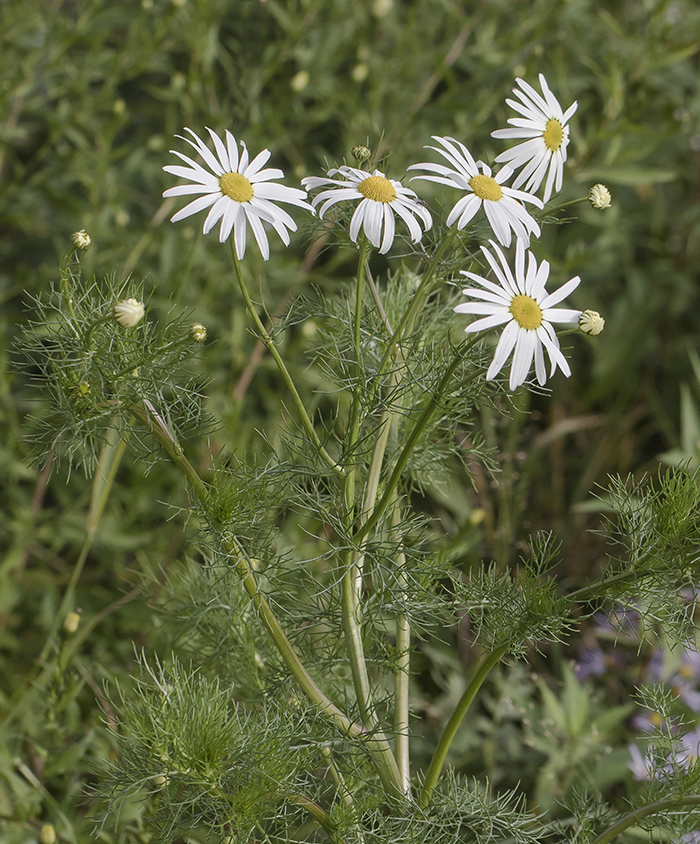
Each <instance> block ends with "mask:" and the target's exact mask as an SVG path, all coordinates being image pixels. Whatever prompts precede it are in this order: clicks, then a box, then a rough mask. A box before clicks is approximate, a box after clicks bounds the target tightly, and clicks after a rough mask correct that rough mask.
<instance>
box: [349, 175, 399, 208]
mask: <svg viewBox="0 0 700 844" xmlns="http://www.w3.org/2000/svg"><path fill="white" fill-rule="evenodd" d="M357 189H358V190H359V192H360V193H361V194H362V196H365V197H367V199H373V200H374V201H375V202H393V201H394V200H395V199H396V191H395V190H394V186H393V185H392V184H391V182H390V181H389V180H388V179H386V178H385V177H384V176H368V177H367V178H366V179H363V180H362V181H361V182H360V184H359V185H358V186H357Z"/></svg>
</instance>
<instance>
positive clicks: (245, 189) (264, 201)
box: [163, 127, 313, 261]
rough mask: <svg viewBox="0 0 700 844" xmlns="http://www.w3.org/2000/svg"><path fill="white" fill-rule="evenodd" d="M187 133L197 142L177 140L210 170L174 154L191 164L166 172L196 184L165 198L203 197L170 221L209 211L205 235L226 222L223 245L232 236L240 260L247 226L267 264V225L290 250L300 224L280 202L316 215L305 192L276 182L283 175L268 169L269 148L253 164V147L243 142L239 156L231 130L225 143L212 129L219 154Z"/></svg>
mask: <svg viewBox="0 0 700 844" xmlns="http://www.w3.org/2000/svg"><path fill="white" fill-rule="evenodd" d="M185 132H189V134H190V135H191V136H192V138H193V140H191V139H190V138H186V137H184V136H183V135H177V136H176V137H178V138H181V139H182V140H183V141H187V143H188V144H189V145H190V146H191V147H193V148H194V150H195V151H196V152H197V153H198V154H199V155H200V156H201V158H202V159H203V160H204V163H205V164H206V165H207V167H208V168H209V169H208V170H207V169H205V168H204V167H202V165H201V164H198V163H197V162H196V161H194V160H193V159H191V158H188V156H186V155H183V153H181V152H178V151H177V150H174V149H171V150H170V152H172V153H173V155H176V156H177V157H178V158H179V159H180V160H181V161H184V162H185V164H186V165H187V166H186V167H183V166H182V165H179V164H169V165H167V166H166V167H163V170H165V172H166V173H171V174H172V175H173V176H178V177H179V178H182V179H189V180H190V182H192V184H189V185H178V186H177V187H174V188H168V190H166V191H164V192H163V196H185V195H191V194H200V196H198V198H197V199H195V200H193V201H192V202H190V203H189V204H188V205H185V207H184V208H181V209H180V210H179V211H178V212H177V213H176V214H174V215H173V216H172V217H171V218H170V221H171V222H173V223H176V222H177V221H178V220H184V219H185V217H189V216H191V215H192V214H196V213H198V212H199V211H204V210H205V209H207V208H209V213H208V214H207V216H206V219H205V220H204V227H203V231H204V234H208V233H209V232H210V231H211V230H212V229H213V228H214V226H215V225H216V224H217V223H218V222H219V221H221V225H220V228H219V241H220V242H221V243H224V241H226V240H228V238H229V236H230V235H231V232H233V237H234V242H235V244H236V254H237V255H238V257H239V259H242V258H243V256H244V255H245V247H246V233H247V227H248V226H250V228H251V230H252V232H253V235H254V237H255V240H256V242H257V244H258V247H259V248H260V252H261V253H262V256H263V258H264V259H265V260H266V261H267V259H268V258H269V257H270V246H269V243H268V240H267V233H266V231H265V227H264V226H263V222H265V223H269V224H270V225H271V226H272V228H273V229H274V230H275V231H276V232H277V234H278V235H279V236H280V237H281V238H282V241H283V242H284V244H285V246H289V232H288V231H287V230H288V229H289V230H290V231H296V228H297V225H296V223H295V222H294V220H293V219H292V218H291V217H290V216H289V214H288V213H287V212H286V211H285V210H284V209H282V208H280V207H279V206H278V205H277V204H276V203H278V202H284V203H287V204H288V205H296V206H298V207H299V208H305V209H307V210H308V211H312V212H313V209H312V208H311V206H310V205H309V203H308V202H306V195H305V194H304V191H302V190H299V189H298V188H290V187H287V186H286V185H278V184H274V180H275V179H281V178H282V177H283V176H284V173H283V172H282V171H281V170H278V169H276V168H267V169H263V168H264V166H265V164H266V163H267V161H268V159H269V158H270V151H269V150H267V149H264V150H263V151H262V152H260V153H258V154H257V155H256V156H255V158H254V159H253V160H252V161H251V160H250V156H249V154H248V148H247V147H246V145H245V144H244V143H243V141H241V142H240V147H241V151H240V154H239V151H238V146H239V145H238V144H237V143H236V139H235V138H234V137H233V135H232V134H231V133H230V132H229V131H227V132H226V136H225V137H226V143H225V144H224V142H223V141H222V140H221V138H220V137H219V136H218V135H217V134H216V133H215V132H212V130H211V129H209V128H208V127H207V132H209V135H210V136H211V139H212V141H213V143H214V149H215V150H216V154H214V153H213V152H212V151H211V150H210V149H209V148H208V147H207V145H206V144H205V143H204V141H202V140H201V138H199V137H198V136H197V135H195V133H194V132H193V131H192V130H191V129H185Z"/></svg>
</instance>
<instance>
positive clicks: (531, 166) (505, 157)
mask: <svg viewBox="0 0 700 844" xmlns="http://www.w3.org/2000/svg"><path fill="white" fill-rule="evenodd" d="M516 82H517V83H518V85H520V90H519V89H518V88H513V93H514V94H515V96H516V97H517V98H518V99H519V100H520V101H521V102H516V101H515V100H506V102H507V103H508V105H509V106H510V107H511V108H513V109H515V111H517V112H518V114H522V117H512V118H511V119H510V120H509V121H508V123H510V125H511V126H514V127H515V128H514V129H497V130H496V131H495V132H491V137H492V138H527V140H526V141H524V142H523V143H522V144H518V145H517V146H515V147H513V148H512V149H509V150H507V151H506V152H502V153H501V154H500V155H497V156H496V161H497V162H498V163H499V164H500V163H502V162H506V163H507V164H509V165H510V166H511V167H512V168H513V169H514V170H517V169H519V168H520V167H522V168H523V169H522V170H521V171H520V172H519V173H518V175H517V177H516V179H515V181H514V182H513V187H514V188H519V187H520V186H521V185H525V190H526V191H536V190H537V189H538V188H539V186H540V185H541V184H542V181H543V179H544V177H545V174H547V181H546V183H545V186H544V201H545V202H549V198H550V197H551V195H552V189H554V190H555V191H556V192H557V193H558V192H559V191H560V190H561V184H562V178H563V175H564V162H565V161H566V148H567V146H568V145H569V127H568V126H567V123H568V122H569V120H570V119H571V117H572V116H573V114H574V112H575V111H576V109H577V107H578V103H574V104H573V105H570V106H569V108H567V110H566V111H563V110H562V107H561V106H560V105H559V102H558V101H557V98H556V97H555V96H554V94H553V93H552V92H551V91H550V90H549V86H548V85H547V80H546V79H545V78H544V76H543V75H542V74H541V73H540V86H541V88H542V95H541V96H540V94H538V93H537V91H535V89H534V88H533V87H532V86H531V85H528V84H527V82H525V80H523V79H516ZM548 168H549V173H547V169H548Z"/></svg>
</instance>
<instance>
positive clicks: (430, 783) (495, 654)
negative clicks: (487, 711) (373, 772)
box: [420, 644, 508, 809]
mask: <svg viewBox="0 0 700 844" xmlns="http://www.w3.org/2000/svg"><path fill="white" fill-rule="evenodd" d="M507 650H508V645H507V644H505V645H499V646H498V647H497V648H494V650H492V651H491V653H488V654H486V655H485V656H484V658H483V660H482V661H481V665H480V666H479V667H478V668H477V670H476V674H474V676H473V677H472V679H471V682H470V683H469V685H468V686H467V688H466V689H465V691H464V694H463V695H462V697H461V698H460V699H459V703H458V704H457V706H456V707H455V709H454V712H453V713H452V715H451V716H450V719H449V721H448V722H447V724H446V725H445V729H444V730H443V731H442V735H441V736H440V740H439V741H438V745H437V747H436V748H435V753H434V754H433V758H432V759H431V760H430V767H429V768H428V773H427V774H426V777H425V782H424V783H423V788H422V790H421V795H420V806H421V808H422V809H425V807H426V806H427V805H428V803H430V798H431V797H432V794H433V791H434V790H435V786H436V785H437V781H438V779H440V774H441V772H442V768H443V766H444V764H445V759H446V758H447V753H448V751H449V749H450V745H451V744H452V742H453V740H454V737H455V736H456V735H457V730H458V729H459V726H460V724H461V723H462V721H463V719H464V716H465V715H466V714H467V712H468V711H469V707H470V706H471V705H472V703H473V701H474V698H475V697H476V694H477V692H478V691H479V689H480V688H481V686H482V685H483V683H484V680H486V678H487V677H488V676H489V673H490V672H491V669H492V668H493V667H494V666H495V665H496V664H497V663H498V662H499V660H500V659H501V658H502V657H503V655H504V654H505V652H506V651H507Z"/></svg>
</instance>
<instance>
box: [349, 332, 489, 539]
mask: <svg viewBox="0 0 700 844" xmlns="http://www.w3.org/2000/svg"><path fill="white" fill-rule="evenodd" d="M480 336H481V335H480V334H475V335H474V337H472V339H471V340H470V341H469V342H468V343H467V345H466V347H465V348H464V349H460V350H458V352H457V354H456V355H455V356H454V358H453V359H452V362H451V363H450V365H449V366H448V367H447V369H446V370H445V372H444V373H443V375H442V378H441V379H440V383H439V384H438V386H437V388H436V389H435V390H434V392H433V393H432V395H431V396H430V398H429V399H428V401H427V403H426V405H425V407H424V408H423V411H422V412H421V415H420V416H419V417H418V419H417V420H416V423H415V425H414V426H413V428H412V430H411V433H410V434H409V435H408V438H407V439H406V442H405V444H404V447H403V449H402V450H401V453H400V454H399V456H398V458H397V460H396V463H395V464H394V468H393V470H392V472H391V475H390V476H389V479H388V481H387V483H386V487H385V489H384V494H383V495H382V497H381V498H380V499H379V502H378V503H377V505H376V506H375V508H374V510H373V511H372V514H371V515H370V516H369V518H368V519H367V521H366V522H364V524H362V525H361V526H360V527H359V529H358V531H357V533H356V534H355V537H354V539H355V542H357V543H360V542H361V541H362V540H363V539H364V538H365V537H366V536H367V535H368V534H369V533H370V531H372V530H374V528H375V527H376V526H377V524H378V522H379V520H380V519H381V517H382V516H383V515H384V513H385V512H386V510H387V508H388V507H389V505H390V504H391V502H392V500H393V496H394V491H395V490H396V487H397V485H398V483H399V481H400V480H401V475H402V474H403V471H404V469H405V468H406V464H407V463H408V460H409V458H410V456H411V453H412V451H413V449H414V448H415V447H416V443H417V442H418V440H419V439H420V436H421V434H422V433H423V431H424V430H425V428H426V426H427V425H428V423H429V422H430V419H431V417H432V415H433V413H435V411H436V410H437V408H438V406H439V403H440V399H441V398H442V396H443V395H444V393H445V391H446V390H447V387H448V386H449V383H450V381H451V380H452V376H453V374H454V371H455V369H457V367H458V366H459V365H460V363H461V362H462V360H463V358H464V356H465V354H466V353H467V352H468V351H469V349H471V348H472V346H474V345H475V344H476V342H477V340H478V339H479V337H480ZM477 374H478V373H477V372H476V371H475V372H474V373H473V375H471V376H470V377H469V378H467V379H466V381H465V382H464V383H468V382H469V381H470V380H472V379H473V378H476V376H477Z"/></svg>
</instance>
